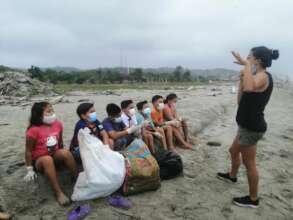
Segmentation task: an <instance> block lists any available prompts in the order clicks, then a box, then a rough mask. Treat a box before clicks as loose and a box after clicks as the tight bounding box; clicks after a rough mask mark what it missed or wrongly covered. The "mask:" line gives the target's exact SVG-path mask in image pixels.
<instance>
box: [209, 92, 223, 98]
mask: <svg viewBox="0 0 293 220" xmlns="http://www.w3.org/2000/svg"><path fill="white" fill-rule="evenodd" d="M222 94H223V93H222V92H210V93H208V94H207V96H214V97H216V96H218V95H222Z"/></svg>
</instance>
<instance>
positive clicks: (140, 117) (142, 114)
mask: <svg viewBox="0 0 293 220" xmlns="http://www.w3.org/2000/svg"><path fill="white" fill-rule="evenodd" d="M136 107H137V110H138V113H137V114H136V120H137V123H138V125H140V124H143V123H144V122H145V121H147V122H148V123H147V125H146V126H145V127H144V128H143V133H146V134H150V135H151V137H152V138H151V139H149V140H148V141H146V142H149V145H150V146H154V140H153V136H154V137H157V138H159V139H160V141H161V142H162V145H163V148H164V149H165V150H166V149H167V143H166V136H165V132H164V129H163V128H159V127H156V126H155V125H154V122H153V120H152V118H151V112H152V110H151V108H150V107H149V104H148V102H147V101H142V102H139V103H137V105H136ZM152 148H153V147H152ZM152 153H155V152H154V149H153V151H152Z"/></svg>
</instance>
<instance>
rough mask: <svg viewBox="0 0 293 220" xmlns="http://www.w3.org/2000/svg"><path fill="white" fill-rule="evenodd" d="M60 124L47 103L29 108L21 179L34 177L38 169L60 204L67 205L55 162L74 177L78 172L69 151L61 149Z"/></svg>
mask: <svg viewBox="0 0 293 220" xmlns="http://www.w3.org/2000/svg"><path fill="white" fill-rule="evenodd" d="M62 132H63V126H62V123H61V122H60V121H59V120H57V119H56V115H55V113H54V109H53V107H52V105H51V104H49V103H48V102H39V103H35V104H34V105H33V106H32V109H31V116H30V124H29V127H28V129H27V131H26V149H25V163H26V167H27V175H26V176H25V177H24V180H25V181H31V180H34V179H35V178H36V177H37V175H36V173H35V171H40V172H43V173H44V174H45V176H46V177H47V178H48V180H49V183H50V185H51V187H52V189H53V191H54V193H55V196H56V198H57V201H58V203H59V204H60V205H68V204H69V203H70V200H69V199H68V197H67V196H66V195H65V194H64V193H63V191H62V190H61V187H60V185H59V181H58V179H57V174H56V167H55V163H58V162H61V163H63V164H64V165H65V166H66V167H67V169H68V170H69V171H70V172H71V174H72V176H73V177H74V178H76V177H77V175H78V171H77V168H76V164H75V161H74V158H73V156H72V154H71V153H70V151H68V150H66V149H64V148H63V138H62Z"/></svg>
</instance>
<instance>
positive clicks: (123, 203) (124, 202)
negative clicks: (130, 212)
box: [108, 196, 132, 209]
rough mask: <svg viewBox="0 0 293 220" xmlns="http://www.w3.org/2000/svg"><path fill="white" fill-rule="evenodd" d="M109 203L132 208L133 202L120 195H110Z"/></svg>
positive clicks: (118, 206) (123, 207)
mask: <svg viewBox="0 0 293 220" xmlns="http://www.w3.org/2000/svg"><path fill="white" fill-rule="evenodd" d="M108 203H109V205H111V206H114V207H117V208H122V209H130V208H131V207H132V203H131V202H130V201H129V200H127V199H125V198H123V197H120V196H109V197H108Z"/></svg>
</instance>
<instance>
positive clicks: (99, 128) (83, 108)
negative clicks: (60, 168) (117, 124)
mask: <svg viewBox="0 0 293 220" xmlns="http://www.w3.org/2000/svg"><path fill="white" fill-rule="evenodd" d="M76 113H77V115H78V117H79V121H78V122H77V123H76V124H75V128H74V134H73V137H72V139H71V144H70V151H71V153H72V154H73V156H74V159H75V160H76V162H77V163H79V164H81V162H82V161H81V158H80V152H79V144H78V138H77V136H78V132H79V130H80V129H83V128H85V127H88V128H89V129H90V130H91V133H92V134H93V135H95V136H96V137H98V138H99V139H100V140H101V141H102V142H103V143H104V144H105V145H108V146H109V147H111V148H112V147H113V142H111V141H110V139H109V136H108V134H107V132H106V131H105V129H104V127H103V125H102V124H101V123H100V122H99V120H98V119H97V113H96V110H95V107H94V104H93V103H82V104H80V105H79V106H78V107H77V110H76Z"/></svg>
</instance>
